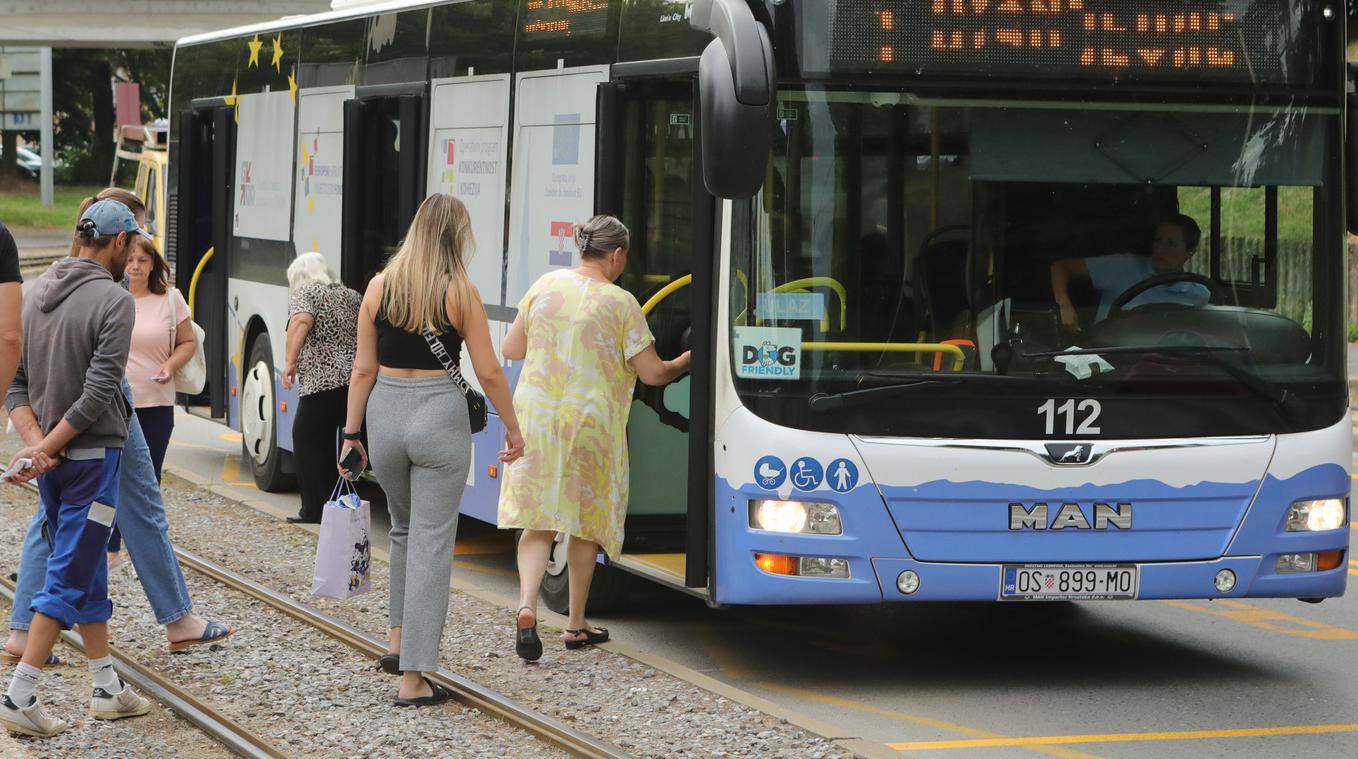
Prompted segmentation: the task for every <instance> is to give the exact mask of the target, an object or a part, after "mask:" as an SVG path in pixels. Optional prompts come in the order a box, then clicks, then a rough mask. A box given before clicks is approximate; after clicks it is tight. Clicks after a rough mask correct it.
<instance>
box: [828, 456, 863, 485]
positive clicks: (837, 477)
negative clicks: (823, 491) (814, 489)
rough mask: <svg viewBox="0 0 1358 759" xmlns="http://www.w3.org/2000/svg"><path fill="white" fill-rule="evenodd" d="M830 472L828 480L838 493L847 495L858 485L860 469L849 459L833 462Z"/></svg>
mask: <svg viewBox="0 0 1358 759" xmlns="http://www.w3.org/2000/svg"><path fill="white" fill-rule="evenodd" d="M828 472H829V474H827V475H826V479H827V481H828V484H829V485H830V489H831V490H833V491H835V492H836V493H847V492H849V491H850V490H853V489H854V486H856V485H857V484H858V467H857V466H855V465H854V463H853V462H852V461H849V460H848V459H837V460H835V461H831V462H830V468H829V470H828Z"/></svg>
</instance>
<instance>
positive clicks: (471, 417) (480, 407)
mask: <svg viewBox="0 0 1358 759" xmlns="http://www.w3.org/2000/svg"><path fill="white" fill-rule="evenodd" d="M420 334H421V336H423V337H424V341H425V342H426V343H429V350H430V351H431V352H432V353H433V354H434V358H436V359H438V360H439V363H440V364H443V371H445V372H448V378H449V379H451V380H452V381H453V384H454V385H457V387H458V389H460V390H461V391H462V394H463V395H465V396H467V419H468V421H470V422H471V427H472V434H473V435H475V434H476V433H478V432H480V431H481V430H484V429H485V428H486V422H487V413H488V412H487V411H486V397H485V396H484V395H481V394H480V393H478V392H476V389H475V388H473V387H472V386H471V385H469V384H467V380H466V378H464V377H463V376H462V370H461V369H459V368H458V366H457V362H455V361H453V357H452V356H449V355H448V349H447V348H445V347H443V343H442V342H441V341H440V340H439V339H438V338H437V337H435V336H434V333H432V332H421V333H420Z"/></svg>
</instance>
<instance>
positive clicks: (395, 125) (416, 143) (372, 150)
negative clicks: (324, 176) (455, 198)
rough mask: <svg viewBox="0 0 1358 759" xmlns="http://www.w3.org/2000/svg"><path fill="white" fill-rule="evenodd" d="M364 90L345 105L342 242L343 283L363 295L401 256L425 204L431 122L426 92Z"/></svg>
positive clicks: (341, 266) (341, 275)
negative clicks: (402, 245)
mask: <svg viewBox="0 0 1358 759" xmlns="http://www.w3.org/2000/svg"><path fill="white" fill-rule="evenodd" d="M423 87H424V85H421V88H423ZM364 89H365V88H359V90H358V97H357V98H355V99H353V100H349V101H346V102H345V104H344V203H343V206H344V215H343V219H342V221H341V239H340V278H341V279H343V280H344V283H345V284H346V285H348V286H350V287H352V288H354V289H356V290H359V291H360V292H362V291H363V290H364V289H365V288H366V287H367V285H368V280H370V279H372V277H373V275H374V274H376V273H377V272H379V271H381V270H382V267H383V266H384V265H386V262H387V260H388V259H389V258H391V256H392V254H394V253H395V252H396V249H397V248H398V247H399V245H400V242H401V240H402V238H404V237H405V234H406V230H407V229H409V227H410V220H411V219H413V218H414V217H415V211H416V210H418V209H419V206H420V203H421V202H423V201H424V197H425V196H424V166H425V150H426V143H425V135H424V131H425V128H424V125H425V123H426V120H427V118H428V114H427V112H426V108H425V96H424V94H423V90H422V89H421V91H420V92H419V93H418V94H410V93H404V94H373V95H365V94H364ZM382 89H387V88H382Z"/></svg>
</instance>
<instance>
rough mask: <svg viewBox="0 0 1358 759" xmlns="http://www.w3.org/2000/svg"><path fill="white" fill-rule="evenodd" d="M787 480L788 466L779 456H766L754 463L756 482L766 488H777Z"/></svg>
mask: <svg viewBox="0 0 1358 759" xmlns="http://www.w3.org/2000/svg"><path fill="white" fill-rule="evenodd" d="M786 480H787V467H786V466H785V465H784V464H783V460H782V459H780V458H778V457H777V456H765V457H764V458H762V459H760V460H759V461H757V462H755V465H754V483H755V484H756V485H758V486H759V487H761V488H763V489H765V490H777V489H778V488H779V487H781V486H782V484H783V483H784V482H785V481H786Z"/></svg>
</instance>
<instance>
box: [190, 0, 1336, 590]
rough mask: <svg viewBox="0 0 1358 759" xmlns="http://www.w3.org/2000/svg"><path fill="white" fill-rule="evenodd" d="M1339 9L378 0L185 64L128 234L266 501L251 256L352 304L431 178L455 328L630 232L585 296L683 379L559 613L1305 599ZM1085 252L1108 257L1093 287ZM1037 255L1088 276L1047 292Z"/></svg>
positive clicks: (1159, 2)
mask: <svg viewBox="0 0 1358 759" xmlns="http://www.w3.org/2000/svg"><path fill="white" fill-rule="evenodd" d="M1343 19H1344V13H1343V8H1342V7H1339V6H1335V5H1332V4H1327V3H1324V2H1317V1H1314V0H1303V2H1297V3H1293V2H1284V0H1191V1H1190V2H1181V1H1179V0H1175V1H1174V2H1170V1H1169V0H871V1H869V0H814V1H813V0H570V1H569V2H568V1H567V0H463V1H462V2H416V1H405V2H385V3H377V4H372V5H368V6H364V7H359V8H351V9H345V10H339V11H333V12H329V13H322V14H319V15H314V16H305V17H298V18H290V19H284V20H280V21H278V22H276V23H267V24H261V25H258V26H250V27H243V28H239V29H234V30H230V31H225V32H221V33H214V34H205V35H201V36H196V37H191V38H187V39H184V40H182V41H180V42H179V43H178V44H177V46H176V48H175V54H174V68H173V77H172V94H171V99H170V100H171V103H170V107H171V113H172V135H171V137H170V156H171V163H170V171H169V188H168V214H167V215H168V219H169V224H170V228H169V237H170V241H169V253H170V256H171V257H172V259H173V260H174V262H175V267H176V276H177V281H178V284H179V286H180V287H181V289H184V290H185V291H186V292H190V293H193V294H194V295H193V296H192V298H193V300H194V301H195V302H194V318H195V319H196V320H197V321H198V323H199V324H201V326H202V327H203V328H204V330H205V331H206V333H207V335H208V339H207V349H208V352H207V356H208V365H209V378H210V381H209V388H208V391H207V396H208V397H207V398H206V403H207V404H208V405H209V406H210V407H211V410H212V412H213V413H214V415H216V416H219V417H224V418H225V419H227V420H228V421H229V423H230V425H231V426H232V427H234V428H236V429H238V430H240V431H241V433H242V436H243V443H242V445H243V447H244V454H245V458H246V460H247V461H249V463H250V466H251V469H252V471H253V475H254V478H255V481H256V482H257V483H258V485H259V486H260V487H261V488H263V489H266V490H270V489H277V488H283V487H286V486H287V483H288V480H289V473H290V467H291V463H290V453H289V452H290V451H291V448H292V445H293V442H292V435H291V432H290V430H291V424H292V414H293V413H294V412H295V409H296V398H295V397H294V396H293V395H292V394H291V393H290V392H289V391H286V390H284V389H283V388H282V387H281V385H280V382H279V372H278V369H279V366H280V364H281V356H282V350H283V343H284V330H285V320H286V315H287V309H286V304H287V288H286V281H285V276H284V272H285V269H286V267H287V265H288V263H289V262H290V261H291V260H292V259H293V257H294V256H296V255H298V254H299V253H301V252H306V251H319V252H320V253H322V254H323V255H324V256H325V257H326V258H327V260H329V262H330V263H331V265H332V266H333V267H334V269H335V270H336V271H337V272H339V273H340V276H341V277H342V279H343V280H344V282H345V283H347V284H348V285H350V286H351V287H354V288H356V289H362V288H363V287H364V285H365V284H366V282H367V280H368V279H369V278H370V277H371V276H372V274H373V273H374V272H376V271H378V270H379V269H380V268H381V267H382V266H383V263H384V261H385V260H386V259H387V258H388V256H389V255H390V254H391V253H392V252H393V251H394V250H395V248H396V246H397V245H398V243H399V241H400V240H401V237H402V235H403V233H404V232H405V229H406V225H407V224H408V222H409V220H410V218H411V217H412V215H413V213H414V211H415V209H416V207H417V206H418V205H419V203H420V201H421V199H422V198H424V197H425V196H427V195H428V194H430V193H448V194H452V195H454V196H456V197H458V198H460V199H462V201H463V202H464V203H466V205H467V207H468V208H469V209H470V211H471V215H472V218H473V220H474V222H473V223H474V230H475V235H476V239H477V243H478V245H477V252H476V256H475V258H474V260H473V261H472V263H471V265H470V269H469V271H470V276H471V277H472V279H473V280H474V281H475V283H476V285H477V287H478V288H479V290H480V291H481V293H482V295H483V296H484V299H485V308H486V312H487V314H488V315H489V317H490V319H491V325H492V332H493V334H494V338H493V339H494V340H495V341H496V342H497V345H498V341H499V340H500V339H502V336H503V334H504V333H505V331H506V330H507V328H508V326H509V324H510V323H511V322H512V320H513V319H514V317H515V314H516V306H517V304H518V303H519V301H520V299H521V297H522V296H523V294H524V293H525V291H526V290H527V288H528V287H529V285H530V284H531V283H532V282H533V281H534V280H535V279H536V278H537V277H539V276H541V275H543V274H544V273H547V272H549V271H552V270H554V269H557V268H560V267H568V266H572V265H575V264H577V263H578V258H579V253H578V251H577V250H575V248H574V246H573V242H572V235H571V225H572V224H573V223H575V222H579V221H581V220H583V219H586V218H588V217H590V216H592V215H593V214H595V213H596V212H611V213H615V214H617V215H618V216H620V217H621V218H622V220H623V221H624V222H626V223H627V224H628V226H629V227H630V228H631V230H632V232H633V243H632V249H631V251H630V252H631V256H630V263H629V267H628V270H627V272H626V273H625V274H624V276H623V278H622V279H621V280H620V282H619V284H620V285H621V286H622V287H624V288H626V289H627V290H629V291H630V292H632V293H633V294H635V296H636V297H637V299H638V301H639V302H640V303H641V304H643V308H644V310H645V312H646V313H647V318H648V320H649V324H650V327H651V330H652V331H653V333H654V334H655V337H656V340H657V344H658V350H659V352H660V354H661V355H662V357H665V358H669V357H673V356H675V355H677V354H678V353H680V352H681V351H683V350H685V349H686V348H691V349H692V350H693V351H694V362H693V371H692V373H691V375H690V376H688V377H687V378H685V379H684V380H682V381H680V382H678V383H676V384H674V385H672V386H670V387H667V388H663V389H653V388H646V387H638V388H637V391H636V395H635V399H634V403H633V407H632V410H631V417H630V422H629V428H628V447H629V454H630V467H631V495H630V501H629V504H628V511H627V523H626V528H627V529H626V531H627V540H626V545H625V547H624V549H623V551H622V555H620V556H608V557H605V558H602V559H601V562H603V564H604V565H605V568H604V569H603V574H602V575H601V579H600V580H597V581H596V584H595V585H596V587H595V591H594V592H595V593H596V595H597V596H598V597H600V598H605V597H606V595H607V594H608V593H610V592H613V591H611V590H610V589H614V588H616V587H617V585H618V584H617V583H615V582H612V581H611V579H616V578H617V577H619V575H618V574H617V573H618V572H620V571H621V572H626V573H631V574H636V575H642V576H644V577H646V578H649V579H651V580H654V581H656V582H659V583H662V584H664V585H667V586H670V587H673V588H677V589H680V590H682V591H684V592H687V593H690V594H693V595H695V596H698V597H700V598H702V599H705V600H706V601H707V602H708V603H710V604H713V605H725V604H844V603H855V604H857V603H883V602H911V601H998V602H1006V601H1043V600H1061V601H1071V600H1077V601H1078V600H1094V599H1168V598H1181V599H1182V598H1201V599H1214V598H1241V597H1283V598H1297V599H1302V600H1307V601H1318V600H1321V599H1325V598H1330V597H1335V596H1339V595H1342V593H1343V592H1344V589H1345V582H1346V579H1347V575H1348V570H1347V567H1348V565H1349V561H1348V557H1347V553H1348V547H1349V541H1350V518H1351V517H1350V515H1349V503H1348V499H1349V493H1350V486H1351V479H1350V475H1349V468H1350V464H1351V448H1352V438H1353V425H1352V423H1351V422H1350V420H1349V414H1348V405H1347V404H1348V401H1347V392H1346V378H1345V374H1346V361H1345V319H1344V311H1345V309H1344V305H1343V304H1344V302H1345V301H1344V296H1345V293H1344V281H1345V279H1346V277H1345V272H1346V268H1345V264H1344V250H1345V248H1344V240H1345V232H1346V227H1347V224H1348V222H1347V220H1350V219H1352V218H1354V214H1353V213H1352V212H1351V211H1348V210H1347V209H1348V208H1350V207H1351V206H1349V205H1347V204H1348V203H1351V202H1352V199H1351V198H1349V197H1347V196H1346V187H1347V186H1348V182H1347V178H1348V176H1350V175H1351V174H1352V173H1353V170H1352V168H1351V167H1350V165H1349V163H1348V162H1347V161H1346V159H1347V158H1350V157H1352V156H1353V153H1352V152H1351V151H1350V152H1346V134H1347V132H1346V125H1347V124H1349V123H1350V122H1349V121H1348V120H1347V118H1348V113H1347V111H1346V108H1348V107H1349V105H1348V103H1347V102H1346V99H1345V88H1346V84H1347V83H1346V75H1345V69H1344V61H1343V54H1344V50H1345V30H1344V21H1343ZM1185 217H1187V218H1188V219H1190V220H1191V223H1190V222H1185V221H1184V218H1185ZM1167 219H1171V220H1177V221H1176V222H1175V224H1174V225H1171V227H1170V228H1171V230H1176V231H1177V235H1178V244H1179V250H1180V252H1181V253H1185V254H1188V253H1191V255H1190V256H1188V258H1187V260H1186V261H1184V260H1182V257H1181V260H1180V261H1179V262H1178V263H1179V265H1178V266H1171V267H1168V268H1166V267H1163V266H1161V264H1160V263H1159V262H1158V259H1156V258H1154V257H1152V258H1149V259H1148V258H1147V256H1149V255H1150V254H1151V253H1152V251H1153V250H1156V249H1157V248H1156V247H1155V246H1156V245H1157V243H1156V242H1155V238H1156V237H1157V234H1158V233H1157V230H1163V229H1165V227H1164V226H1158V225H1160V223H1161V222H1163V221H1165V220H1167ZM1190 227H1191V229H1192V230H1195V231H1193V232H1191V233H1190ZM1167 234H1168V233H1167ZM1190 238H1198V239H1197V240H1192V239H1190ZM1157 255H1159V254H1157ZM1072 261H1076V262H1079V265H1071V264H1070V263H1069V262H1072ZM1110 262H1118V265H1119V266H1122V267H1124V268H1126V267H1131V270H1135V271H1140V272H1142V273H1141V274H1140V275H1137V276H1133V277H1131V278H1130V279H1127V280H1126V281H1125V282H1124V284H1123V285H1121V286H1119V287H1118V288H1117V290H1116V291H1113V292H1109V291H1107V287H1108V286H1107V283H1106V281H1105V282H1104V283H1103V284H1099V283H1098V282H1096V278H1097V276H1098V275H1096V274H1093V273H1092V272H1096V271H1100V270H1103V269H1106V268H1107V267H1108V265H1109V263H1110ZM1062 267H1066V268H1068V269H1069V271H1073V272H1075V273H1076V274H1077V275H1078V274H1080V273H1082V272H1086V271H1087V272H1091V274H1090V276H1087V277H1086V276H1072V277H1071V278H1070V279H1071V281H1070V284H1069V290H1068V293H1067V299H1068V303H1067V304H1065V305H1068V308H1066V307H1065V306H1064V305H1060V304H1058V303H1057V299H1056V296H1055V291H1054V284H1053V278H1054V275H1053V272H1054V271H1055V270H1056V269H1059V268H1062ZM1155 267H1160V268H1155ZM1098 287H1101V288H1103V289H1097V288H1098ZM1164 293H1170V295H1171V296H1172V295H1173V294H1174V293H1178V294H1179V295H1180V296H1183V297H1179V298H1177V299H1176V298H1174V297H1169V296H1164V295H1163V294H1164ZM506 368H507V370H508V373H509V376H510V378H511V381H512V380H513V379H514V378H515V376H516V375H517V371H518V367H517V365H516V364H514V363H512V362H507V363H506ZM473 381H474V379H473ZM502 433H503V428H502V427H501V426H500V425H499V422H498V419H497V417H495V416H494V415H492V418H491V422H490V425H489V428H488V429H487V431H486V432H485V433H484V434H480V435H477V436H476V438H475V443H474V446H473V447H474V452H473V466H472V470H471V474H470V475H469V477H468V481H467V484H466V491H465V498H464V500H463V505H462V512H463V513H464V514H466V515H468V516H470V517H472V518H476V519H480V520H484V521H487V522H490V523H494V522H495V518H496V502H497V495H498V486H499V474H500V470H499V468H498V462H497V461H496V457H495V452H496V450H497V449H498V442H499V440H500V439H501V437H502ZM558 548H559V546H558ZM564 555H565V552H564V551H560V550H558V551H556V552H555V553H554V558H553V562H552V564H551V567H550V568H549V570H548V573H547V576H545V577H544V580H543V586H544V591H545V595H546V598H547V602H548V603H549V605H552V607H553V608H556V609H558V610H561V609H564V604H565V572H564V568H565V565H564Z"/></svg>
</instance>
